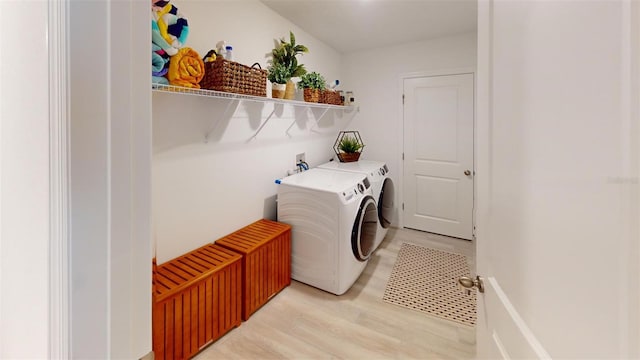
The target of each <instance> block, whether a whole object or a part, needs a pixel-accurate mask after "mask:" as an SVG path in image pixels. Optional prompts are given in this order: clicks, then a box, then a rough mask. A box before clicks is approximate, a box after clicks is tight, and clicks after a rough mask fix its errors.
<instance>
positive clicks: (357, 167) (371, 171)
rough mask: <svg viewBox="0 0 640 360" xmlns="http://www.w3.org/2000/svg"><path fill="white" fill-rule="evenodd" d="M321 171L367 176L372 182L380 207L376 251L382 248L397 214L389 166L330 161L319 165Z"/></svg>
mask: <svg viewBox="0 0 640 360" xmlns="http://www.w3.org/2000/svg"><path fill="white" fill-rule="evenodd" d="M318 168H320V169H328V170H334V171H345V172H352V173H362V174H366V175H367V176H368V177H369V180H370V181H371V187H372V190H373V197H374V198H375V199H376V204H377V206H378V231H377V236H376V242H375V244H374V250H375V249H377V248H378V246H380V243H381V242H382V240H383V239H384V237H385V236H386V235H387V231H388V230H389V226H391V222H392V221H393V216H394V214H395V211H396V209H395V205H394V204H395V189H394V186H393V180H391V178H390V177H389V168H388V167H387V164H385V163H384V162H381V161H371V160H359V161H354V162H346V163H343V162H339V161H330V162H328V163H325V164H322V165H319V166H318Z"/></svg>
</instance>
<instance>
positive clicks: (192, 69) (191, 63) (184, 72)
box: [167, 47, 204, 89]
mask: <svg viewBox="0 0 640 360" xmlns="http://www.w3.org/2000/svg"><path fill="white" fill-rule="evenodd" d="M203 76H204V62H203V61H202V59H200V55H198V53H197V52H196V51H195V50H193V49H191V48H188V47H184V48H182V49H180V50H178V53H177V54H175V55H173V56H172V57H171V61H170V62H169V73H167V78H168V79H169V83H170V84H171V85H177V86H184V87H190V88H196V89H199V88H200V85H199V83H200V80H202V77H203Z"/></svg>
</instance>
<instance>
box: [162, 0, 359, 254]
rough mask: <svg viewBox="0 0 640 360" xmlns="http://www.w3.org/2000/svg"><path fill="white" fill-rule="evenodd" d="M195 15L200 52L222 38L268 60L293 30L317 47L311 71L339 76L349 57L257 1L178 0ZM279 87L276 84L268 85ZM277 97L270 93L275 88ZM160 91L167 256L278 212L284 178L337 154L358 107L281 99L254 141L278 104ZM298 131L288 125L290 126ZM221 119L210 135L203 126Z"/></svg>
mask: <svg viewBox="0 0 640 360" xmlns="http://www.w3.org/2000/svg"><path fill="white" fill-rule="evenodd" d="M175 4H176V6H177V7H178V8H179V9H180V12H181V13H183V14H184V16H185V17H187V18H188V21H189V27H190V35H189V40H188V41H187V46H191V47H192V48H194V49H196V50H197V51H198V52H199V53H201V54H204V53H206V51H207V50H209V49H212V48H215V45H216V43H217V42H218V41H219V40H226V41H227V42H228V43H230V44H232V45H233V47H234V60H235V61H238V62H240V63H244V64H247V65H250V64H252V63H254V62H260V63H261V65H263V67H264V66H265V65H266V60H267V59H266V57H265V56H266V54H267V53H269V52H270V51H271V49H272V48H273V47H274V39H275V38H280V37H286V38H288V35H289V30H292V31H293V32H294V34H295V35H296V40H297V43H300V44H303V45H306V46H307V47H308V48H309V50H310V52H309V53H307V54H304V55H303V56H302V57H301V58H300V62H302V63H304V64H305V65H306V67H307V70H309V71H314V70H315V71H318V72H320V73H322V74H325V75H326V76H327V78H328V79H334V78H340V73H341V70H342V69H341V56H340V54H339V53H337V52H336V51H334V50H332V49H330V48H329V47H327V46H326V45H324V44H323V43H321V42H320V41H318V40H316V39H314V38H312V37H311V36H309V35H308V34H306V33H305V32H304V31H302V30H300V29H299V28H298V27H296V26H295V25H293V24H292V23H290V22H288V21H287V20H284V19H283V18H281V17H280V16H279V15H277V14H275V13H274V12H273V11H272V10H270V9H268V8H267V7H266V6H264V5H263V4H262V3H260V2H258V1H216V2H204V1H179V2H175ZM269 94H270V91H269ZM269 96H270V95H269ZM228 104H229V102H228V101H225V100H219V99H211V98H202V97H192V96H191V97H190V96H184V95H179V94H166V93H154V94H153V145H154V159H153V219H154V237H155V240H156V241H157V249H156V251H157V260H158V263H162V262H165V261H167V260H170V259H172V258H174V257H176V256H179V255H181V254H183V253H185V252H187V251H190V250H193V249H195V248H197V247H199V246H202V245H204V244H206V243H208V242H211V241H214V240H216V239H218V238H220V237H222V236H224V235H226V234H228V233H230V232H233V231H235V230H237V229H239V228H241V227H243V226H245V225H248V224H249V223H251V222H253V221H255V220H258V219H261V218H263V217H267V218H274V217H275V207H276V203H275V195H276V191H277V188H276V185H275V183H274V180H275V179H276V178H279V177H283V176H284V175H285V174H286V171H287V170H288V169H291V168H294V167H295V156H296V154H298V153H302V152H304V153H305V154H306V159H307V162H308V163H309V164H311V165H317V164H319V163H321V162H325V161H328V160H329V159H330V158H331V157H332V154H333V150H332V145H333V142H334V140H335V138H336V136H337V133H338V131H339V130H340V129H341V128H343V127H344V126H346V124H347V123H348V122H349V121H350V120H351V119H352V118H353V117H356V118H357V117H358V116H359V115H357V114H356V113H348V114H343V113H342V111H329V112H327V113H326V114H325V115H324V117H322V118H321V120H320V122H319V124H316V122H315V121H316V120H317V119H318V118H320V116H321V115H322V109H311V110H310V109H307V108H305V107H296V108H292V107H290V106H285V107H282V106H278V107H277V108H276V112H275V114H274V115H273V116H272V118H271V119H270V121H269V123H268V124H267V125H266V126H265V127H264V129H263V130H262V131H261V132H260V133H259V134H258V135H257V137H256V138H255V139H252V140H250V138H251V136H252V135H253V134H254V133H255V132H256V131H257V129H258V128H259V126H260V124H261V123H262V121H264V120H265V118H266V117H267V116H268V115H269V113H271V111H272V110H273V104H263V103H259V102H247V101H244V102H241V103H240V104H237V103H231V105H230V109H231V111H230V112H229V113H228V114H226V115H225V113H224V112H225V109H226V106H227V105H228ZM290 126H291V129H290V130H289V132H288V133H287V128H289V127H290ZM210 127H212V128H213V132H212V134H211V135H210V141H209V142H208V143H206V144H205V143H204V134H205V133H206V132H207V130H208V129H209V128H210Z"/></svg>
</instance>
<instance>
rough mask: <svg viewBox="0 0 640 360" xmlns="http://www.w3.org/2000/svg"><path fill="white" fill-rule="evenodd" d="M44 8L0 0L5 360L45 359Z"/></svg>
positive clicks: (0, 279) (1, 348) (0, 329)
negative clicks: (16, 359)
mask: <svg viewBox="0 0 640 360" xmlns="http://www.w3.org/2000/svg"><path fill="white" fill-rule="evenodd" d="M47 10H48V8H47V3H46V2H39V1H26V2H19V1H2V2H0V42H1V43H2V44H3V45H2V48H1V49H0V121H1V123H0V358H2V359H15V358H41V359H44V358H48V357H49V328H48V319H49V302H48V301H49V262H48V256H49V116H48V112H49V89H48V87H47V86H46V84H47V81H46V79H47V78H48V70H49V64H48V51H47V38H46V34H47V26H48V22H47ZM32 79H37V80H38V81H41V82H42V83H43V84H44V86H34V81H31V80H32Z"/></svg>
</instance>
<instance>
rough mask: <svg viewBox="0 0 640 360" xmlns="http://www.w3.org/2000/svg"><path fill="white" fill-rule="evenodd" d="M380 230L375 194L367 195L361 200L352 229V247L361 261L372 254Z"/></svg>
mask: <svg viewBox="0 0 640 360" xmlns="http://www.w3.org/2000/svg"><path fill="white" fill-rule="evenodd" d="M377 231H378V211H377V209H376V202H375V200H374V199H373V196H370V195H367V196H365V197H364V198H363V199H362V201H361V202H360V208H359V209H358V215H357V216H356V221H355V223H354V224H353V230H352V231H351V247H352V248H353V255H354V256H355V257H356V259H358V260H360V261H366V260H368V259H369V256H371V253H372V252H373V250H374V245H375V242H376V232H377Z"/></svg>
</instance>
